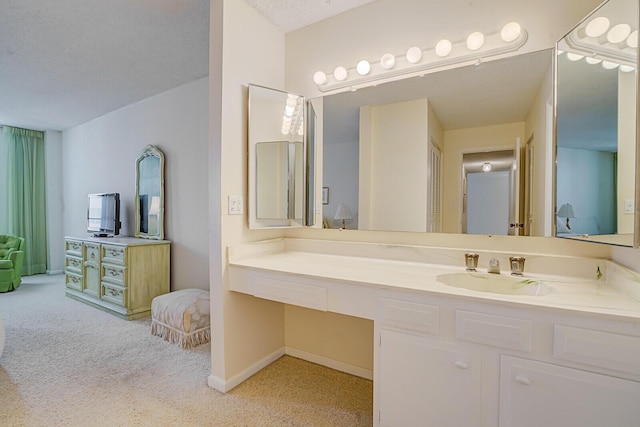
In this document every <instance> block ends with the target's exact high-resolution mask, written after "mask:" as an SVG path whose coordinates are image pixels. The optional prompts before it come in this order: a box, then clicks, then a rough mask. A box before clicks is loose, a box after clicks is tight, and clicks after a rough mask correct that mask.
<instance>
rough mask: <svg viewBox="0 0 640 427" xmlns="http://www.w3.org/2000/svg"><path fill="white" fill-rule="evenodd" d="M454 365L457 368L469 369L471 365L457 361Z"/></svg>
mask: <svg viewBox="0 0 640 427" xmlns="http://www.w3.org/2000/svg"><path fill="white" fill-rule="evenodd" d="M453 364H454V365H455V366H456V368H460V369H469V365H468V364H467V362H465V361H463V360H456V361H455V362H453Z"/></svg>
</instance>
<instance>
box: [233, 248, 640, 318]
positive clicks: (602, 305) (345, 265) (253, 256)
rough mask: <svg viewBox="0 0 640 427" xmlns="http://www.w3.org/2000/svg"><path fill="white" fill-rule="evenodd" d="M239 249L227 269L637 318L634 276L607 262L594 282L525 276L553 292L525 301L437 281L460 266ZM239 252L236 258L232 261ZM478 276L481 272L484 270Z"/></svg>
mask: <svg viewBox="0 0 640 427" xmlns="http://www.w3.org/2000/svg"><path fill="white" fill-rule="evenodd" d="M243 246H244V247H245V250H238V248H233V250H230V257H229V265H230V266H235V267H243V268H249V269H254V270H261V271H265V272H274V273H284V274H290V275H295V276H302V277H307V278H313V279H318V280H329V281H333V282H345V283H350V284H356V285H361V286H368V287H374V288H382V289H392V290H402V291H410V292H421V293H431V294H437V295H441V296H455V297H466V298H473V299H475V300H484V301H496V302H497V301H499V302H503V303H511V304H517V305H529V306H537V307H547V308H552V309H563V310H571V311H574V312H575V311H579V312H584V313H585V314H586V313H591V314H600V315H606V316H607V317H611V316H613V317H615V318H619V319H620V320H625V318H626V320H629V319H640V275H638V274H637V273H635V272H632V271H630V270H627V269H625V268H623V267H621V266H619V265H617V264H615V263H613V262H611V261H608V260H600V261H601V264H602V273H603V276H602V278H600V279H597V280H596V279H587V278H584V277H572V276H559V275H544V274H538V273H526V272H525V274H524V276H522V279H523V280H537V281H542V282H544V283H546V284H547V285H549V286H550V287H552V288H553V292H552V293H550V294H547V295H542V296H528V295H510V294H497V293H490V292H480V291H472V290H468V289H465V288H458V287H453V286H448V285H445V284H444V283H441V282H439V281H438V280H437V276H438V275H440V274H446V273H456V272H457V273H463V272H465V268H464V267H456V266H451V265H442V264H429V263H423V262H407V261H398V260H387V259H381V258H368V257H360V256H348V255H331V254H326V253H313V252H299V251H284V250H283V251H278V250H277V249H276V251H275V252H271V253H270V252H269V251H268V250H267V251H265V250H264V246H263V247H259V246H256V247H259V248H260V249H258V250H257V251H253V252H252V250H251V249H249V251H246V247H247V246H248V245H243ZM276 247H277V246H276ZM283 247H284V246H280V248H283ZM230 249H231V248H230ZM443 250H444V249H443ZM239 253H242V255H241V256H237V254H239ZM585 263H586V261H585ZM586 264H588V263H586ZM599 264H600V263H599ZM502 270H503V272H502V273H501V275H502V276H507V277H510V274H509V267H508V265H507V266H504V265H503V266H502ZM504 270H507V272H506V273H505V271H504ZM478 271H479V272H480V273H484V272H486V269H482V268H479V269H478ZM525 271H526V270H525Z"/></svg>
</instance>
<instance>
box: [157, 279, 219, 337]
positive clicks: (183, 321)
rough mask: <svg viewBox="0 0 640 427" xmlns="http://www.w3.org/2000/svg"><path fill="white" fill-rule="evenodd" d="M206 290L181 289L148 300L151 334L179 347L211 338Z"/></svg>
mask: <svg viewBox="0 0 640 427" xmlns="http://www.w3.org/2000/svg"><path fill="white" fill-rule="evenodd" d="M209 322H210V316H209V292H208V291H203V290H202V289H182V290H180V291H175V292H169V293H168V294H164V295H160V296H157V297H155V298H154V299H153V301H151V333H152V334H153V335H157V336H159V337H162V338H164V339H165V341H169V342H171V343H174V344H178V345H179V346H180V347H182V348H193V347H196V346H198V345H200V344H204V343H208V342H209V341H210V340H211V325H210V324H209Z"/></svg>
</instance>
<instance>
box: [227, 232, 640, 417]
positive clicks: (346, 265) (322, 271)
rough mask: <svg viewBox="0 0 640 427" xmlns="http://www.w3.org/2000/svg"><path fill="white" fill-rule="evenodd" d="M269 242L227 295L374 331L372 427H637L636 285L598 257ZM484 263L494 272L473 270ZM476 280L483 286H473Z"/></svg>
mask: <svg viewBox="0 0 640 427" xmlns="http://www.w3.org/2000/svg"><path fill="white" fill-rule="evenodd" d="M464 254H465V251H464V250H461V249H460V250H459V249H443V248H429V247H418V246H404V245H379V244H367V243H354V242H329V241H325V242H318V241H310V240H307V239H277V240H270V241H263V242H256V243H253V244H245V245H239V246H233V247H230V248H229V253H228V255H229V275H230V280H229V283H230V288H231V290H233V291H236V292H242V293H245V294H250V295H253V296H255V297H258V298H264V299H268V300H272V301H279V302H282V303H286V304H292V305H296V306H301V307H306V308H310V309H315V310H322V311H330V312H335V313H341V314H345V315H349V316H356V317H361V318H365V319H370V320H373V322H374V333H375V337H374V349H373V354H374V368H373V381H374V414H373V419H374V425H380V426H387V425H464V426H487V427H488V426H497V425H500V426H518V427H522V426H541V425H544V426H558V427H560V426H563V427H564V426H568V425H580V426H594V427H595V426H602V425H616V426H637V425H638V422H639V421H640V406H639V405H638V404H637V403H638V402H640V358H638V355H639V354H640V288H639V287H638V286H637V285H638V282H639V281H640V277H638V275H637V274H636V273H634V272H631V271H629V270H627V269H625V268H623V267H621V266H619V265H617V264H615V263H612V262H610V261H607V260H602V259H591V258H580V257H563V256H550V255H536V254H515V255H522V256H524V257H525V258H526V266H525V273H524V276H522V277H517V278H513V277H511V275H510V274H509V269H508V265H509V263H508V259H509V257H510V256H512V255H514V254H507V253H491V254H488V253H483V252H480V260H481V261H480V267H479V268H478V270H479V271H478V272H467V271H465V268H464V265H465V263H464V262H465V261H464V259H465V257H464ZM489 258H496V259H498V260H499V261H500V263H501V265H503V266H505V267H506V270H507V271H506V272H505V271H504V269H505V268H504V267H503V271H502V273H500V274H497V275H488V274H486V265H487V263H488V262H489ZM483 281H484V282H486V286H484V287H483V288H479V287H478V283H479V282H483Z"/></svg>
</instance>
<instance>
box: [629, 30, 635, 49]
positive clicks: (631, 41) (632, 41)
mask: <svg viewBox="0 0 640 427" xmlns="http://www.w3.org/2000/svg"><path fill="white" fill-rule="evenodd" d="M627 46H629V47H632V48H634V49H635V48H637V47H638V30H635V31H633V32H632V33H631V34H629V37H627Z"/></svg>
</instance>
